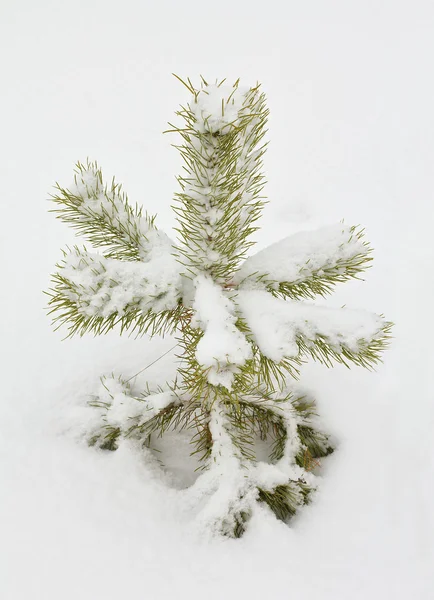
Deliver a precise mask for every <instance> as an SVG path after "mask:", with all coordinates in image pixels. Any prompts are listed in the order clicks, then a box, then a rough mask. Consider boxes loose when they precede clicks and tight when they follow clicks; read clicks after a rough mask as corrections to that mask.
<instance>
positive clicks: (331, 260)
mask: <svg viewBox="0 0 434 600" xmlns="http://www.w3.org/2000/svg"><path fill="white" fill-rule="evenodd" d="M370 252H371V249H370V247H369V244H368V243H367V242H366V241H364V239H363V231H361V230H358V229H356V228H355V227H347V226H344V225H343V224H342V223H340V224H336V225H331V226H327V227H322V228H320V229H317V230H315V231H303V232H300V233H296V234H294V235H291V236H289V237H286V238H284V239H283V240H280V241H279V242H276V243H274V244H271V246H268V247H267V248H265V249H264V250H261V251H260V252H258V253H257V254H254V255H253V256H251V257H249V258H248V259H247V260H246V261H245V262H244V263H243V264H242V265H241V268H240V269H239V271H238V272H237V273H236V275H235V278H234V281H235V282H236V283H238V284H241V287H242V288H246V289H249V288H250V289H251V288H253V289H267V290H268V291H270V292H271V293H272V294H274V295H280V296H283V297H288V298H292V299H298V298H303V297H304V298H314V297H315V296H316V295H322V296H324V295H326V294H327V293H329V292H330V291H331V290H332V288H333V286H334V285H335V284H336V283H339V282H344V281H347V280H348V279H351V278H356V277H357V276H358V275H359V274H360V273H361V272H362V271H364V270H365V269H366V268H367V267H368V266H369V262H370V261H371V260H372V258H371V257H370Z"/></svg>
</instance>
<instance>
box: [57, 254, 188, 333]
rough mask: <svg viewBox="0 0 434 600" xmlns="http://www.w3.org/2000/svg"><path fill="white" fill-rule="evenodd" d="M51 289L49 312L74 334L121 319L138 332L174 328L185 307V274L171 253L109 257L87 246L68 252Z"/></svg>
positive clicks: (125, 326) (98, 330)
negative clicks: (173, 320) (129, 258)
mask: <svg viewBox="0 0 434 600" xmlns="http://www.w3.org/2000/svg"><path fill="white" fill-rule="evenodd" d="M58 266H59V271H58V272H57V273H56V274H55V275H54V276H53V283H54V288H53V289H52V290H51V291H50V294H49V295H50V296H51V300H50V307H51V311H52V312H53V311H59V310H60V312H58V314H57V316H56V318H55V320H57V321H58V322H59V326H60V325H61V324H63V323H68V322H69V323H70V328H69V331H70V335H72V334H74V333H80V334H83V333H84V332H85V331H88V330H90V331H94V332H96V333H101V332H104V331H106V330H108V329H110V328H112V327H113V326H114V325H115V324H117V323H120V325H121V327H122V329H130V328H133V329H135V330H136V331H137V332H138V333H142V332H143V331H147V330H148V329H149V328H151V329H153V328H155V327H156V328H157V329H158V328H160V327H162V328H165V327H167V326H169V327H170V321H171V317H175V316H176V314H177V313H178V312H179V311H180V310H181V298H182V278H181V275H180V273H179V264H178V263H177V262H176V260H175V259H174V257H173V256H171V255H170V254H164V253H163V254H161V255H157V256H156V257H155V258H152V259H151V260H149V261H148V262H140V261H125V260H122V261H121V260H117V259H114V258H106V257H104V256H102V255H100V254H96V253H90V252H88V251H86V250H85V249H83V250H80V249H79V248H77V247H76V248H74V249H73V250H71V251H69V252H68V253H65V254H64V259H63V261H62V263H61V264H60V265H58Z"/></svg>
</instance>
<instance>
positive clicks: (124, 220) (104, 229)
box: [52, 162, 172, 261]
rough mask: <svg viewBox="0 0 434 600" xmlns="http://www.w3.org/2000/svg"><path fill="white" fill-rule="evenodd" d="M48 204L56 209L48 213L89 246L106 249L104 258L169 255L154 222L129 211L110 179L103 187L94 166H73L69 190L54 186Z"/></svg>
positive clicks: (139, 211)
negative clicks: (108, 183) (75, 232)
mask: <svg viewBox="0 0 434 600" xmlns="http://www.w3.org/2000/svg"><path fill="white" fill-rule="evenodd" d="M52 200H53V201H54V202H55V203H56V204H57V207H58V208H55V209H53V211H52V212H54V213H55V214H57V216H58V218H59V219H61V220H62V221H64V222H66V223H68V224H69V225H71V226H72V227H74V228H75V229H76V230H77V232H78V234H80V235H82V236H84V237H85V238H86V239H87V240H89V241H90V243H91V244H92V245H93V246H95V247H96V246H99V247H105V248H107V252H106V253H105V255H106V256H107V257H112V258H120V259H127V260H143V261H147V260H150V258H151V257H152V256H153V255H155V254H160V253H161V252H167V253H170V252H171V251H172V242H171V241H170V239H169V238H168V237H167V235H166V234H165V233H164V232H162V231H160V230H157V229H156V228H155V225H154V218H152V217H149V216H148V215H147V214H145V215H143V211H142V209H141V208H139V207H138V206H137V205H136V206H135V207H132V206H131V205H130V204H129V202H128V198H127V195H126V194H125V193H124V192H123V191H122V186H121V185H120V184H118V183H116V182H115V180H114V179H113V180H112V182H111V184H110V185H107V184H105V183H104V181H103V177H102V171H101V169H100V168H99V167H98V165H97V163H95V162H87V163H86V164H85V165H83V164H81V163H77V165H76V169H75V176H74V183H73V184H72V185H71V186H70V188H62V187H60V186H59V185H58V184H57V185H56V194H54V195H52Z"/></svg>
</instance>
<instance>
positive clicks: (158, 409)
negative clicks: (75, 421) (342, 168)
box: [48, 78, 391, 537]
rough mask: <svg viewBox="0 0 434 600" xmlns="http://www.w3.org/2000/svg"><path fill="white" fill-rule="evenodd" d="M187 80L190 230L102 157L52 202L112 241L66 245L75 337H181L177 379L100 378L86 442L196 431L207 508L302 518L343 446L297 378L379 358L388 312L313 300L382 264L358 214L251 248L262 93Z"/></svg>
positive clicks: (95, 238) (181, 130)
mask: <svg viewBox="0 0 434 600" xmlns="http://www.w3.org/2000/svg"><path fill="white" fill-rule="evenodd" d="M182 83H184V85H185V86H186V87H187V89H188V91H189V93H190V95H191V100H190V102H189V103H188V104H186V106H185V107H181V110H179V111H178V112H177V115H178V116H179V117H181V118H182V119H183V125H182V126H175V125H171V129H170V131H173V132H176V133H177V134H178V135H179V136H180V138H181V142H180V144H179V145H178V146H177V148H178V150H179V152H180V153H181V156H182V158H183V161H184V170H183V174H182V176H180V177H178V182H179V185H180V191H179V192H178V193H177V194H176V203H175V206H174V207H173V208H174V211H175V213H176V216H177V219H178V223H179V226H178V229H177V230H176V231H177V233H178V239H177V242H176V243H175V242H173V241H172V240H171V239H170V238H169V237H168V236H167V235H166V234H165V233H163V232H162V231H161V230H159V229H157V228H156V226H155V220H154V217H150V216H148V215H147V214H146V213H143V211H142V209H141V208H139V207H137V206H135V207H133V206H131V204H130V203H129V201H128V198H127V196H126V194H125V193H124V192H123V191H122V188H121V186H120V185H119V184H117V183H116V182H115V181H114V180H113V181H112V182H111V184H108V185H107V184H105V183H104V181H103V177H102V172H101V170H100V168H99V167H98V166H97V164H96V163H92V162H87V163H86V164H80V163H78V164H77V166H76V171H75V178H74V183H73V185H72V186H71V187H70V188H68V189H66V188H62V187H60V186H59V185H56V193H55V194H54V195H53V196H52V199H53V200H54V202H55V203H56V208H55V209H54V212H55V213H56V214H57V216H58V218H60V219H61V220H63V221H64V222H66V223H68V224H69V225H71V226H72V227H74V228H75V229H76V230H77V232H78V234H80V235H82V236H83V237H84V238H85V239H86V240H87V241H88V242H90V244H92V246H95V247H99V248H100V249H101V253H96V252H94V251H90V250H88V249H86V248H85V247H82V248H81V247H74V248H72V249H67V250H66V251H65V252H64V253H63V260H62V262H61V263H60V264H59V265H58V267H59V270H58V272H57V273H56V274H55V275H54V276H53V287H52V288H51V290H50V291H49V292H48V293H49V295H50V301H49V307H50V313H53V314H54V322H55V323H56V324H57V326H61V325H63V324H67V325H68V326H69V335H70V336H72V335H74V334H79V335H83V334H84V333H86V332H92V333H93V334H95V335H100V334H104V333H106V332H107V331H109V330H111V329H113V328H115V327H118V328H119V329H120V332H121V333H122V332H130V333H135V334H137V335H142V334H145V333H147V334H150V335H151V336H153V335H157V334H159V335H163V334H165V333H171V334H174V335H175V336H176V340H177V342H178V344H179V347H180V352H179V367H178V375H177V378H176V381H175V382H173V383H171V384H166V385H165V387H162V388H160V389H158V390H154V391H151V390H149V389H147V390H145V391H143V390H137V389H135V387H134V386H133V385H132V384H131V383H130V382H131V379H132V378H130V379H129V380H126V379H125V378H122V377H119V378H116V377H114V376H112V377H105V378H102V380H101V388H100V391H99V392H98V394H97V395H96V396H94V397H93V398H92V401H91V404H92V406H94V407H95V408H96V409H97V410H99V411H100V416H101V421H100V425H99V426H98V427H97V428H96V429H94V430H93V431H92V432H91V433H90V435H89V440H90V443H91V444H92V445H96V446H99V447H100V448H103V449H108V450H115V449H116V448H117V447H118V445H119V443H120V442H121V440H122V439H123V438H126V437H129V438H134V439H137V440H139V441H140V442H142V443H143V444H144V445H145V444H147V445H149V443H150V440H151V437H152V436H153V435H155V434H160V435H161V434H162V433H164V432H165V431H166V430H168V429H169V428H178V429H182V428H187V429H189V430H191V434H192V437H191V441H192V444H193V445H194V452H195V453H197V455H198V457H199V459H200V462H201V464H202V466H203V471H202V473H201V474H200V476H199V478H198V480H197V481H196V483H195V484H194V486H195V487H196V488H197V495H198V497H199V496H200V497H201V503H200V506H201V509H200V510H201V513H200V514H201V518H202V519H203V520H204V522H205V523H206V524H207V525H208V526H209V527H211V529H212V530H213V531H214V532H220V533H222V534H225V535H230V536H235V537H238V536H240V535H241V534H242V533H243V531H244V529H245V526H246V522H247V521H248V519H249V517H250V516H251V514H252V512H253V511H254V510H255V506H256V505H257V502H261V503H265V504H267V505H268V506H269V507H270V508H271V510H272V511H274V513H275V514H276V516H277V517H278V518H280V519H282V520H285V521H286V520H287V519H288V518H289V517H290V516H292V515H293V514H294V513H295V511H296V509H297V507H299V506H300V505H302V504H304V503H306V502H307V501H308V499H309V494H310V492H311V491H312V489H314V488H315V476H314V474H313V472H312V470H313V466H314V465H315V464H317V459H318V458H319V457H323V456H326V455H327V454H329V453H330V452H331V451H332V448H331V446H330V444H329V441H328V437H327V435H325V434H324V433H322V432H321V431H320V430H318V429H317V428H316V426H315V425H314V417H315V404H314V401H313V400H312V399H310V398H308V397H306V396H302V395H300V393H298V392H297V391H296V388H294V387H293V386H292V385H291V384H290V382H291V381H292V380H294V379H296V378H297V376H298V374H299V366H300V365H301V364H302V363H303V362H304V361H305V359H306V358H308V357H311V358H313V359H314V360H317V361H320V362H322V363H323V364H325V365H327V366H332V365H333V363H336V362H337V363H342V364H345V365H346V366H350V365H351V363H353V364H356V365H360V366H363V367H368V368H369V367H371V366H372V365H374V364H375V363H376V362H377V361H378V360H379V357H380V353H381V351H382V350H383V349H384V347H385V346H386V345H387V342H388V338H389V332H390V328H391V323H389V322H386V321H385V320H384V319H383V318H382V317H381V316H377V315H375V314H371V313H368V312H365V311H362V310H351V309H347V308H341V309H335V308H328V307H323V306H316V305H314V304H312V303H308V302H307V303H306V302H302V301H303V300H311V299H313V298H315V297H316V296H317V295H319V296H325V295H327V294H328V293H330V292H331V291H332V290H333V288H334V286H335V284H337V283H339V282H344V281H347V280H349V279H351V278H357V277H358V276H359V274H360V273H361V272H362V271H363V270H364V269H366V268H367V267H368V266H369V263H370V261H371V260H372V258H371V248H370V247H369V245H368V243H367V242H366V241H364V238H363V232H362V230H360V229H358V228H357V227H348V226H346V225H343V224H338V225H335V226H328V227H324V228H321V229H319V230H317V231H312V232H302V233H298V234H296V235H292V236H289V237H287V238H285V239H283V240H281V241H278V242H277V243H274V244H272V245H271V246H269V247H268V248H266V249H265V250H262V251H260V252H258V253H257V254H254V255H253V256H250V257H247V253H248V250H249V249H250V247H251V246H252V244H253V242H252V240H251V236H252V234H253V233H254V232H255V231H256V229H257V226H256V224H257V220H258V218H259V217H260V215H261V210H262V207H263V203H264V198H263V196H262V195H261V194H262V190H263V187H264V176H263V175H262V173H261V166H262V157H263V155H264V152H265V149H266V143H264V135H265V132H266V129H265V126H266V122H267V116H268V110H267V109H266V106H265V96H264V94H263V93H262V92H261V90H260V87H259V85H257V86H256V87H253V88H250V89H246V88H242V87H241V86H240V85H239V81H236V82H235V83H234V85H233V86H228V85H226V84H225V83H224V81H222V82H219V83H218V82H217V83H215V84H208V83H207V82H206V81H205V80H204V79H203V78H202V81H201V84H200V87H199V88H198V89H197V88H195V87H194V86H193V85H192V83H191V81H190V80H189V79H188V80H187V82H184V81H183V82H182ZM257 438H261V439H263V440H268V441H269V448H270V457H269V462H263V461H257V460H256V459H255V440H256V439H257Z"/></svg>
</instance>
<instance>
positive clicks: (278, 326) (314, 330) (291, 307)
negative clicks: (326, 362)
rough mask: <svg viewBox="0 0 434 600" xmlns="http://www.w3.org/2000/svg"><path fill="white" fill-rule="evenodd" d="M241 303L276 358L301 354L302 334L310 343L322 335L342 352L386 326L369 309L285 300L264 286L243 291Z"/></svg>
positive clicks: (255, 333) (266, 348)
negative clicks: (316, 304) (272, 293)
mask: <svg viewBox="0 0 434 600" xmlns="http://www.w3.org/2000/svg"><path fill="white" fill-rule="evenodd" d="M237 304H238V306H239V307H240V310H241V312H242V314H243V316H244V318H245V319H246V322H247V324H248V326H249V328H250V330H251V332H252V335H253V338H254V340H255V342H256V344H257V345H258V346H259V348H260V350H261V352H262V353H263V354H264V355H265V356H267V357H268V358H271V359H272V360H274V361H276V362H279V361H280V360H282V359H283V358H284V357H296V356H297V355H298V354H299V347H298V344H297V338H298V336H302V337H303V341H304V342H305V343H306V344H307V345H309V344H313V343H314V342H315V340H316V339H318V338H319V337H320V338H321V339H322V340H324V341H326V343H327V344H329V345H330V346H331V347H332V348H333V350H335V351H336V352H338V353H341V352H342V350H343V349H348V350H350V351H352V352H358V351H360V349H361V348H362V347H365V345H366V344H367V343H369V342H370V341H372V340H374V339H376V338H377V337H378V338H379V337H381V329H382V327H383V326H384V320H383V319H382V318H381V317H380V316H379V315H376V314H374V313H371V312H369V311H365V310H357V309H349V308H329V307H323V306H315V305H313V304H308V303H307V302H294V301H288V300H282V299H280V298H274V297H273V296H272V295H271V294H270V293H269V292H265V291H262V290H243V291H240V292H239V293H238V296H237ZM362 345H363V346H362Z"/></svg>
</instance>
